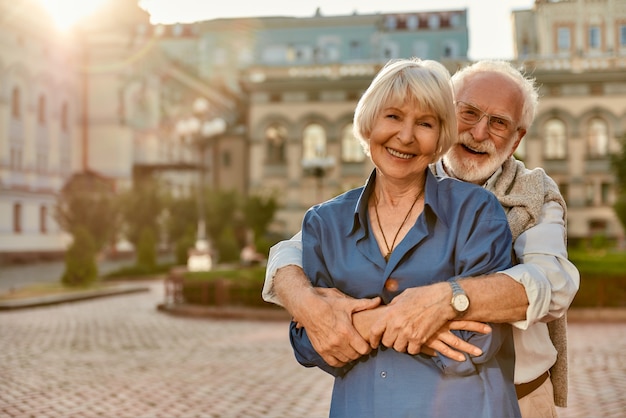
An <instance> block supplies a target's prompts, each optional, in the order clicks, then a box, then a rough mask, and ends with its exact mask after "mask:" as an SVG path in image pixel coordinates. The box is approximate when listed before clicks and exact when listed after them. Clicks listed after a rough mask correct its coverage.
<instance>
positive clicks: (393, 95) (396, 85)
mask: <svg viewBox="0 0 626 418" xmlns="http://www.w3.org/2000/svg"><path fill="white" fill-rule="evenodd" d="M407 102H408V103H413V104H415V105H416V106H419V108H420V109H424V110H429V111H432V112H434V113H435V115H436V116H437V117H438V118H439V125H440V132H439V139H438V142H437V151H435V154H433V156H432V160H431V161H432V162H434V161H437V160H439V158H440V157H441V156H443V154H445V153H446V151H448V149H449V148H450V147H451V146H452V144H454V143H455V142H456V139H457V135H458V132H457V125H456V113H455V108H454V96H453V93H452V84H451V82H450V73H449V72H448V70H447V69H446V68H445V67H444V66H443V65H441V64H440V63H438V62H436V61H432V60H421V59H419V58H411V59H399V60H391V61H389V62H388V63H387V64H386V65H385V66H384V67H383V68H382V69H381V70H380V71H379V72H378V74H377V75H376V77H374V80H373V81H372V83H371V84H370V86H369V87H368V88H367V90H366V91H365V93H363V96H361V99H360V100H359V103H358V104H357V106H356V109H355V111H354V125H353V130H354V136H355V137H356V138H357V139H358V140H359V142H360V143H361V146H362V147H363V150H364V151H365V154H366V155H368V156H369V155H370V149H369V137H370V134H371V132H372V128H373V125H374V123H376V118H377V117H378V116H379V114H380V112H381V111H382V109H384V108H385V107H388V106H389V105H390V104H393V103H407Z"/></svg>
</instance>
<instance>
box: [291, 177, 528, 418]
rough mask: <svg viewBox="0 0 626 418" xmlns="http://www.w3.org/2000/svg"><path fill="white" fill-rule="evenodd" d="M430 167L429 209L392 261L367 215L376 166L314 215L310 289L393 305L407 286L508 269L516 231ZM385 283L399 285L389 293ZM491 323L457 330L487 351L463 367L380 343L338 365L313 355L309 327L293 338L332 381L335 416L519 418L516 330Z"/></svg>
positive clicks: (308, 251) (498, 212)
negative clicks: (484, 331) (477, 329)
mask: <svg viewBox="0 0 626 418" xmlns="http://www.w3.org/2000/svg"><path fill="white" fill-rule="evenodd" d="M426 171H427V178H426V186H425V187H426V190H425V197H424V211H423V212H422V214H421V215H420V216H419V217H418V219H417V221H416V222H415V224H414V225H413V226H412V228H411V230H410V231H409V233H408V234H407V235H406V236H405V237H404V239H403V240H402V241H401V242H400V243H399V244H398V246H397V247H396V248H395V249H394V250H393V252H392V253H391V258H390V259H389V262H385V259H384V258H383V255H382V254H381V252H380V249H379V247H378V243H377V242H376V239H375V238H374V234H373V232H372V231H371V225H370V223H369V219H368V210H367V208H368V204H367V202H368V199H369V196H370V194H371V193H372V191H373V189H374V182H375V181H376V174H375V173H376V172H375V170H374V172H373V173H372V175H371V176H370V178H369V180H368V181H367V183H366V184H365V186H364V187H361V188H358V189H354V190H351V191H348V192H346V193H344V194H342V195H340V196H338V197H336V198H334V199H332V200H329V201H327V202H325V203H323V204H320V205H317V206H314V207H313V208H311V209H309V211H308V212H307V213H306V215H305V217H304V221H303V226H302V245H303V254H302V256H303V268H304V271H305V273H306V275H307V277H309V279H310V280H311V282H312V283H313V285H314V286H317V287H334V288H337V289H339V290H341V291H342V292H344V293H346V294H347V295H350V296H353V297H355V298H372V297H375V296H380V297H382V299H383V301H384V303H389V302H390V301H391V300H392V299H393V298H394V297H395V296H396V295H398V294H399V293H401V292H402V291H403V290H404V289H407V288H412V287H417V286H423V285H428V284H431V283H434V282H440V281H445V280H448V279H450V278H453V277H456V276H477V275H481V274H486V273H490V272H494V271H497V270H502V269H505V268H507V267H509V266H510V265H511V233H510V231H509V226H508V222H507V219H506V216H505V214H504V211H503V209H502V207H501V205H500V203H499V202H498V201H497V199H496V198H495V197H494V196H493V195H492V194H491V193H489V192H488V191H486V190H484V189H482V188H480V187H478V186H475V185H472V184H468V183H464V182H461V181H458V180H454V179H449V178H446V179H441V178H436V177H435V176H434V175H433V174H432V173H431V172H430V170H426ZM388 279H393V280H394V281H395V283H396V284H397V287H395V286H394V287H386V286H385V283H386V282H387V280H388ZM491 326H492V329H493V332H492V333H490V334H488V335H481V334H477V333H472V332H466V331H459V332H457V335H459V336H461V337H462V338H463V339H465V340H466V341H469V342H470V343H472V344H474V345H476V346H479V347H480V348H481V349H482V350H483V354H482V355H481V356H479V357H470V356H466V360H465V361H464V362H457V361H454V360H451V359H448V358H446V357H445V356H443V355H441V354H439V355H438V356H434V357H431V356H427V355H424V354H418V355H409V354H406V353H399V352H397V351H395V350H393V349H390V348H386V347H380V348H379V349H377V350H373V351H372V352H371V353H370V354H369V355H366V356H363V357H361V358H360V359H359V360H357V361H355V362H352V363H350V364H348V365H347V366H345V367H341V368H335V367H332V366H329V365H328V364H327V363H326V362H324V360H323V359H322V358H321V356H320V355H319V354H318V353H317V352H316V351H315V350H314V348H313V346H312V345H311V342H310V340H309V339H308V337H307V335H306V330H305V329H297V328H296V327H295V324H294V323H292V324H291V328H290V339H291V343H292V346H293V348H294V353H295V356H296V358H297V360H298V361H299V362H300V363H301V364H303V365H305V366H308V367H313V366H317V367H319V368H321V369H322V370H325V371H326V372H328V373H330V374H332V375H333V376H335V385H334V389H333V396H332V402H331V413H330V415H331V416H336V417H407V416H411V417H417V416H419V417H438V416H441V417H443V416H446V417H447V416H457V415H458V416H464V417H473V416H475V417H481V418H484V417H498V418H501V417H512V416H519V408H518V405H517V398H516V395H515V388H514V385H513V367H514V351H513V341H512V336H511V328H510V325H508V324H491Z"/></svg>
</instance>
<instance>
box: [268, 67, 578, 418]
mask: <svg viewBox="0 0 626 418" xmlns="http://www.w3.org/2000/svg"><path fill="white" fill-rule="evenodd" d="M452 81H453V84H454V90H455V97H456V110H457V117H458V129H459V142H458V143H457V144H456V145H454V146H453V147H452V148H451V149H450V150H449V151H448V153H447V154H446V155H445V156H444V157H443V159H442V160H440V161H439V162H438V163H436V164H435V165H433V167H431V168H432V170H433V171H435V173H436V174H437V175H439V176H450V177H455V178H458V179H460V180H464V181H468V182H472V183H475V184H478V185H481V186H483V187H485V188H486V189H487V190H490V191H492V192H493V193H494V194H495V195H496V197H497V198H498V200H499V201H500V203H501V204H502V205H503V207H504V209H505V212H506V213H507V218H508V220H509V225H510V227H511V232H512V233H513V240H514V243H513V250H514V255H515V258H516V261H517V263H518V264H517V265H515V266H514V267H512V268H510V269H508V270H504V271H501V272H498V273H495V274H491V275H488V276H482V277H480V278H472V277H464V278H460V279H459V280H458V281H457V283H458V284H459V285H460V287H459V286H457V285H456V284H455V285H454V286H452V285H451V284H449V283H446V282H443V283H435V284H433V285H430V286H424V287H418V288H412V289H407V290H405V291H404V292H402V293H401V294H400V295H398V296H397V297H396V298H395V299H394V300H393V301H392V302H391V303H390V304H389V305H388V307H387V308H388V309H386V310H385V313H384V314H382V315H371V314H370V315H368V313H371V310H374V309H375V308H376V307H377V305H378V303H379V299H378V298H376V299H373V300H357V299H351V298H348V297H346V296H345V295H343V294H340V292H338V291H336V290H327V289H325V290H322V289H316V288H313V287H312V286H311V284H310V282H309V280H308V279H307V278H306V277H305V276H304V273H303V272H302V269H301V266H302V255H301V242H300V237H299V234H298V235H296V236H295V237H294V238H292V239H291V240H289V241H283V242H281V243H278V244H277V245H275V246H274V247H273V248H272V249H271V251H270V257H269V262H268V268H267V275H266V282H265V286H264V289H263V297H264V299H265V300H267V301H269V302H273V303H277V304H281V305H283V306H284V307H285V308H286V309H287V310H288V311H289V312H290V313H291V314H292V315H293V317H294V318H295V320H297V321H298V322H299V323H300V324H301V325H302V326H304V327H305V328H306V330H307V334H308V335H309V338H310V339H311V342H312V344H313V346H314V347H315V349H316V351H317V352H318V353H319V354H320V355H321V356H322V357H323V358H324V360H325V361H326V362H327V363H328V364H330V365H333V366H340V365H343V364H346V363H348V362H350V361H352V360H355V359H357V358H359V357H360V356H361V355H364V354H367V353H368V352H369V351H370V350H371V349H372V347H377V346H378V344H383V345H385V346H387V347H393V348H394V349H396V350H399V351H407V352H409V353H411V354H415V353H417V352H420V351H423V352H425V353H429V354H434V352H435V351H438V352H440V353H441V354H443V355H446V356H448V357H450V358H455V359H459V360H460V359H462V358H463V354H462V353H461V352H466V353H468V354H472V355H478V354H480V351H477V350H478V349H477V348H476V347H473V346H471V345H469V344H467V343H465V342H463V341H461V340H460V339H458V338H456V337H455V336H454V335H453V334H452V333H451V332H449V330H450V329H466V330H473V331H481V332H488V331H489V329H488V327H487V326H486V325H484V324H482V322H492V323H498V322H500V323H502V322H510V323H511V324H512V325H513V327H514V342H515V353H516V363H515V383H516V389H517V392H518V398H519V402H520V409H521V411H522V416H523V417H555V416H556V408H555V405H556V406H566V402H567V357H566V344H565V343H566V335H565V314H566V312H567V309H568V307H569V305H570V303H571V302H572V300H573V298H574V296H575V294H576V292H577V291H578V287H579V285H580V276H579V273H578V271H577V269H576V268H575V266H573V265H572V264H571V263H570V262H569V261H568V259H567V247H566V221H565V219H566V206H565V202H564V200H563V198H562V196H561V194H560V193H559V190H558V187H557V186H556V184H555V183H554V181H552V179H550V178H549V177H548V176H547V175H546V174H545V172H544V171H543V170H541V169H534V170H529V169H526V168H525V167H524V165H523V164H522V163H521V162H520V161H517V160H516V159H515V158H514V157H513V153H514V151H515V150H516V148H517V146H518V145H519V143H520V141H521V140H522V138H523V137H524V135H525V134H526V131H527V129H528V128H529V126H530V125H531V124H532V121H533V119H534V116H535V111H536V106H537V91H536V88H535V85H534V81H533V80H531V79H528V78H526V77H524V76H523V75H522V74H521V73H520V72H519V71H518V70H516V69H514V68H513V67H511V65H510V64H508V63H506V62H503V61H480V62H477V63H475V64H473V65H470V66H468V67H466V68H464V69H462V70H460V71H458V72H457V73H456V74H455V75H454V76H453V77H452ZM468 222H471V219H468ZM459 296H460V297H459ZM459 299H460V300H462V301H464V302H465V306H463V304H457V301H458V300H459ZM468 302H469V303H468ZM406 324H411V326H408V327H407V326H406ZM355 325H356V326H357V327H358V329H359V330H360V331H361V332H360V333H359V331H357V328H355ZM457 350H458V351H457ZM548 377H551V379H549V378H548Z"/></svg>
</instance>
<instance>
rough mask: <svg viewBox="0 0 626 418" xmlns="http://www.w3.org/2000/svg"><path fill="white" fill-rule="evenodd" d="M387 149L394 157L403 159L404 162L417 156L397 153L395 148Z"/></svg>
mask: <svg viewBox="0 0 626 418" xmlns="http://www.w3.org/2000/svg"><path fill="white" fill-rule="evenodd" d="M385 149H386V150H387V152H388V153H389V154H391V155H393V156H394V157H397V158H402V159H404V160H408V159H411V158H413V157H415V154H406V153H404V152H400V151H397V150H395V149H393V148H389V147H386V148H385Z"/></svg>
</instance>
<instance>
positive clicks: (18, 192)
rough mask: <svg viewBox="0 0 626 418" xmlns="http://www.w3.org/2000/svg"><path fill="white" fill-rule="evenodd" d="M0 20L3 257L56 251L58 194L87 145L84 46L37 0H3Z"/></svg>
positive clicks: (60, 238) (59, 248) (60, 239)
mask: <svg viewBox="0 0 626 418" xmlns="http://www.w3.org/2000/svg"><path fill="white" fill-rule="evenodd" d="M0 20H1V21H2V24H1V25H0V258H3V257H4V256H10V257H25V256H27V255H28V254H30V253H38V254H46V255H49V256H55V255H58V254H61V253H62V252H63V251H64V250H65V247H66V245H67V243H68V237H67V236H66V235H65V234H64V233H63V231H61V229H60V228H59V226H58V224H57V223H56V222H55V220H54V216H53V211H54V205H55V203H56V196H57V193H58V192H59V190H60V189H61V188H62V187H63V185H64V183H65V182H66V181H67V180H68V179H69V178H70V176H71V175H72V173H73V172H74V171H76V169H77V168H78V164H79V162H78V158H79V155H80V149H81V148H80V145H79V144H78V135H79V132H78V130H77V124H76V123H75V121H76V119H77V118H78V116H79V115H80V103H79V96H80V79H79V78H78V77H76V74H77V68H78V62H77V59H76V57H77V51H76V47H75V46H74V45H73V44H71V43H68V42H67V39H65V38H63V37H62V36H60V35H58V34H57V33H56V32H55V30H54V28H53V27H52V25H51V24H48V23H47V22H49V20H47V19H46V16H45V14H44V13H43V11H42V10H41V9H40V8H39V7H38V5H37V3H36V2H34V1H30V0H25V1H22V2H19V3H18V2H12V1H8V0H2V1H0Z"/></svg>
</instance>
